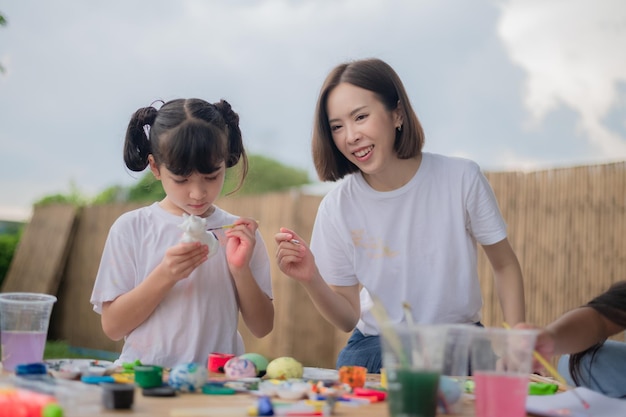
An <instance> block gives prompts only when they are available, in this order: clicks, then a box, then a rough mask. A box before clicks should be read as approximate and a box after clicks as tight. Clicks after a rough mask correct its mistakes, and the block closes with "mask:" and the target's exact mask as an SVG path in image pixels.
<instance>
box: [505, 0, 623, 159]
mask: <svg viewBox="0 0 626 417" xmlns="http://www.w3.org/2000/svg"><path fill="white" fill-rule="evenodd" d="M499 5H500V7H501V10H502V14H501V17H500V20H499V23H498V34H499V36H500V38H501V39H502V41H503V43H504V45H505V46H506V49H507V52H508V54H509V56H510V59H511V60H512V61H513V62H514V63H515V64H517V65H519V66H520V67H521V68H523V69H524V71H525V72H526V80H525V83H524V105H525V107H526V109H527V111H528V113H529V116H530V120H529V127H531V128H536V127H537V126H538V125H540V124H541V123H542V121H543V120H544V119H545V118H546V116H547V115H548V114H549V113H551V112H554V111H555V110H557V109H559V108H560V107H561V106H566V107H568V108H571V109H572V110H574V111H575V112H577V114H578V121H577V128H578V131H579V132H580V133H581V134H583V135H585V137H586V138H587V139H588V140H589V142H590V143H591V144H592V145H593V148H594V149H595V150H596V152H597V153H598V154H600V155H602V156H604V157H610V158H626V137H624V136H621V135H620V134H619V132H616V131H614V130H611V129H610V128H609V127H608V126H607V123H606V118H607V117H608V116H609V115H610V114H611V112H612V111H613V110H614V109H615V108H616V107H617V106H618V105H619V103H620V100H622V101H623V100H624V89H623V88H622V89H621V90H620V85H622V86H623V84H624V83H626V54H625V52H624V49H623V48H624V47H626V3H624V2H623V0H603V1H594V0H505V1H503V2H501V3H499ZM622 118H623V119H624V122H626V117H625V116H624V115H622Z"/></svg>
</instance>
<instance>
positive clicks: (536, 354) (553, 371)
mask: <svg viewBox="0 0 626 417" xmlns="http://www.w3.org/2000/svg"><path fill="white" fill-rule="evenodd" d="M502 325H503V326H504V328H505V329H510V328H511V326H509V325H508V323H506V322H504V323H502ZM533 357H534V358H535V359H536V360H537V361H538V362H539V363H540V364H541V365H542V366H543V367H544V368H546V370H547V371H548V372H550V373H551V374H552V376H553V377H554V379H556V380H557V381H559V383H560V384H562V385H563V386H565V387H567V386H568V384H567V381H565V378H563V376H561V374H560V373H559V372H558V371H557V370H556V369H555V368H554V366H552V365H551V364H550V362H548V361H547V360H546V359H545V358H544V357H543V356H541V354H539V352H537V351H536V350H533ZM571 392H572V394H574V396H575V397H576V398H578V400H579V401H580V403H581V404H582V405H583V407H584V408H585V410H588V409H589V407H590V406H589V403H588V402H587V401H585V400H584V399H583V398H582V397H581V396H580V394H579V393H578V392H577V391H576V390H574V389H572V390H571Z"/></svg>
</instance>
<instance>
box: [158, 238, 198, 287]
mask: <svg viewBox="0 0 626 417" xmlns="http://www.w3.org/2000/svg"><path fill="white" fill-rule="evenodd" d="M208 254H209V247H208V246H207V245H203V244H201V243H200V242H192V243H179V244H178V245H176V246H172V247H171V248H169V249H167V251H165V255H164V256H163V260H162V261H161V263H160V264H159V268H160V269H161V271H162V272H163V273H164V274H165V276H167V277H168V278H169V279H170V280H171V281H173V282H174V283H176V282H178V281H180V280H182V279H185V278H187V277H188V276H189V275H190V274H191V273H192V272H193V270H194V269H196V268H197V267H198V266H200V265H201V264H202V263H203V262H204V261H206V260H207V259H208Z"/></svg>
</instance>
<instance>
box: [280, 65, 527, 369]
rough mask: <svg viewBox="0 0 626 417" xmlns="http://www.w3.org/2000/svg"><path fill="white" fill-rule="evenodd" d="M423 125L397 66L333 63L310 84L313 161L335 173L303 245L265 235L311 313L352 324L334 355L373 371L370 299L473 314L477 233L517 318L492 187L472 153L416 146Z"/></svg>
mask: <svg viewBox="0 0 626 417" xmlns="http://www.w3.org/2000/svg"><path fill="white" fill-rule="evenodd" d="M424 137H425V135H424V132H423V129H422V126H421V125H420V122H419V120H418V118H417V115H416V114H415V111H414V110H413V107H412V106H411V102H410V100H409V97H408V95H407V92H406V90H405V88H404V86H403V84H402V82H401V80H400V78H399V77H398V75H397V74H396V72H395V71H394V70H393V69H392V68H391V66H389V65H388V64H387V63H385V62H384V61H381V60H379V59H364V60H358V61H353V62H347V63H343V64H340V65H338V66H337V67H335V68H334V69H333V70H332V71H331V72H330V74H329V75H328V76H327V78H326V80H325V81H324V84H323V86H322V89H321V91H320V94H319V98H318V102H317V108H316V113H315V121H314V127H313V139H312V150H313V161H314V163H315V167H316V170H317V173H318V175H319V178H320V179H321V180H322V181H339V180H341V182H340V183H339V184H338V186H337V187H335V188H334V189H333V190H332V191H330V192H329V193H328V194H327V195H326V196H325V197H324V198H323V200H322V202H321V203H320V206H319V209H318V212H317V216H316V219H315V224H314V227H313V232H312V237H311V244H310V248H309V246H307V244H306V242H305V241H304V239H303V238H302V237H301V236H299V235H298V234H297V233H296V232H295V231H293V230H290V229H287V228H281V229H280V231H279V232H278V233H277V234H276V235H275V240H276V242H277V244H278V249H277V252H276V259H277V262H278V266H279V267H280V269H281V270H282V271H283V272H284V273H285V274H286V275H288V276H289V277H291V278H293V279H295V280H297V281H299V282H300V283H301V284H302V285H303V286H304V288H305V289H306V291H307V292H308V294H309V296H310V297H311V299H312V301H313V303H314V304H315V305H316V307H317V308H318V310H319V311H320V312H321V314H322V315H323V316H324V317H325V318H326V319H327V320H328V321H329V322H331V323H332V324H334V325H335V326H336V327H338V328H339V329H342V330H344V331H346V332H353V333H352V335H351V337H350V339H349V341H348V343H347V345H346V347H345V348H344V349H343V350H342V351H341V352H340V354H339V357H338V359H337V367H341V366H343V365H360V366H364V367H366V368H367V369H368V371H369V372H379V371H380V368H381V349H380V340H379V331H380V329H379V327H378V322H377V320H376V317H375V316H374V315H373V314H372V311H371V307H372V305H373V303H380V304H379V305H381V306H382V307H384V309H385V310H386V312H387V314H388V317H389V320H390V321H392V322H394V323H400V322H403V321H406V319H407V317H406V315H407V308H406V306H407V305H408V306H409V308H410V314H411V315H412V320H413V321H414V322H416V323H476V324H479V323H480V318H481V316H480V311H481V308H482V297H481V289H480V283H479V279H478V272H477V245H481V246H482V248H483V250H484V251H485V253H486V255H487V258H488V259H489V262H490V263H491V267H492V269H493V274H494V279H495V285H496V289H497V292H498V296H499V299H500V304H501V307H502V310H503V313H504V319H505V320H506V321H508V322H510V323H519V322H522V321H524V317H525V307H524V286H523V279H522V271H521V268H520V265H519V262H518V259H517V257H516V255H515V253H514V251H513V249H512V248H511V245H510V244H509V241H508V239H507V232H506V224H505V222H504V220H503V218H502V215H501V213H500V209H499V207H498V204H497V201H496V198H495V195H494V193H493V191H492V189H491V187H490V185H489V183H488V182H487V180H486V178H485V176H484V175H483V174H482V172H481V170H480V167H479V166H478V165H477V164H476V163H475V162H473V161H470V160H467V159H462V158H453V157H447V156H443V155H438V154H434V153H426V152H423V151H422V148H423V146H424Z"/></svg>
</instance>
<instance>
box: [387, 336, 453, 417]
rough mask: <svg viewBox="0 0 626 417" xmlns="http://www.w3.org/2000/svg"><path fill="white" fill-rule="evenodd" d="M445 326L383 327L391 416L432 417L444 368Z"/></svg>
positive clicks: (435, 409) (388, 400)
mask: <svg viewBox="0 0 626 417" xmlns="http://www.w3.org/2000/svg"><path fill="white" fill-rule="evenodd" d="M446 332H447V329H446V327H445V326H436V325H415V326H407V325H406V324H386V325H384V326H382V328H381V341H382V348H383V349H382V353H383V367H384V369H385V375H386V378H387V392H388V399H387V403H388V405H389V412H390V414H391V416H392V417H434V416H436V415H437V392H438V389H439V376H440V375H441V369H442V366H443V353H444V347H445V340H446Z"/></svg>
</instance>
